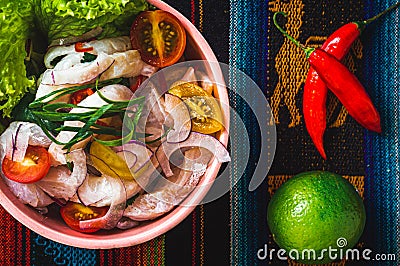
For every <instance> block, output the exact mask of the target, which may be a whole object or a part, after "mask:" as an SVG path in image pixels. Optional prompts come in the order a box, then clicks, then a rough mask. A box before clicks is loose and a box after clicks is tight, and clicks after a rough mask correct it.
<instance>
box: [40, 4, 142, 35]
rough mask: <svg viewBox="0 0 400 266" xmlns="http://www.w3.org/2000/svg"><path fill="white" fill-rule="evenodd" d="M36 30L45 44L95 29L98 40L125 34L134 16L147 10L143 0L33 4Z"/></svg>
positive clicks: (127, 32)
mask: <svg viewBox="0 0 400 266" xmlns="http://www.w3.org/2000/svg"><path fill="white" fill-rule="evenodd" d="M36 2H37V4H35V5H34V6H35V14H36V21H37V24H38V26H39V28H40V29H41V30H42V31H43V32H46V33H47V37H48V42H49V43H50V42H51V41H53V40H55V39H59V38H63V37H67V36H79V35H82V34H83V33H85V32H88V31H89V30H91V29H94V28H96V27H98V26H100V27H102V28H103V33H102V35H101V36H100V38H101V37H113V36H117V35H122V34H125V35H126V34H129V27H130V26H131V24H132V22H133V20H134V18H135V16H136V15H137V14H138V13H139V12H141V11H144V10H147V9H148V3H147V2H146V1H145V0H130V1H129V0H99V1H94V0H86V1H85V0H81V1H80V0H73V1H66V0H36Z"/></svg>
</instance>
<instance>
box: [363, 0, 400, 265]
mask: <svg viewBox="0 0 400 266" xmlns="http://www.w3.org/2000/svg"><path fill="white" fill-rule="evenodd" d="M396 2H398V1H396V0H381V1H367V5H366V8H367V10H366V16H367V17H371V16H373V15H375V14H377V13H378V12H379V11H381V10H384V9H385V8H387V7H389V6H390V5H392V4H394V3H396ZM363 38H364V43H365V49H364V52H365V54H364V62H365V64H364V65H365V69H364V84H365V85H366V87H367V89H368V90H369V92H370V94H371V97H372V99H373V100H374V102H375V104H376V105H377V108H378V110H379V112H380V115H381V120H382V130H383V134H381V135H377V134H373V133H370V132H366V133H365V164H366V177H365V197H366V199H365V204H366V206H367V208H366V209H367V228H366V232H367V235H368V237H369V239H368V243H367V244H368V245H369V246H370V247H372V249H373V251H374V253H390V254H396V255H397V262H393V261H392V262H390V261H386V262H377V261H375V262H374V265H399V264H400V257H399V256H398V254H399V243H400V242H399V240H400V239H399V224H400V223H399V222H400V221H399V210H400V209H399V196H400V191H399V189H400V185H399V184H400V163H399V158H400V151H399V139H400V130H399V126H400V111H399V106H400V86H399V83H400V72H399V70H400V54H399V51H400V42H399V40H400V10H396V11H394V12H391V13H390V14H389V15H387V16H385V17H384V18H383V19H381V20H379V21H377V22H376V23H375V24H373V25H371V26H370V27H368V29H367V30H366V31H365V32H364V36H363Z"/></svg>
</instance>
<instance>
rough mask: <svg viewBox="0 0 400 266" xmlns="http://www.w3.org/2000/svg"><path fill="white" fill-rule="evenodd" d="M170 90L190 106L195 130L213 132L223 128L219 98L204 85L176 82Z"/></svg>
mask: <svg viewBox="0 0 400 266" xmlns="http://www.w3.org/2000/svg"><path fill="white" fill-rule="evenodd" d="M168 92H169V93H171V94H173V95H175V96H178V97H179V98H181V99H182V100H183V101H184V102H185V103H186V105H187V106H188V107H189V111H190V116H191V118H192V130H193V131H196V132H200V133H203V134H212V133H215V132H218V131H220V130H221V129H222V128H223V124H222V123H223V119H222V112H221V108H220V106H219V103H218V101H217V99H215V98H214V97H213V96H212V95H211V94H209V93H208V92H206V91H205V90H203V88H202V87H200V86H197V85H195V84H193V83H190V82H175V83H174V84H172V86H171V88H170V89H169V91H168Z"/></svg>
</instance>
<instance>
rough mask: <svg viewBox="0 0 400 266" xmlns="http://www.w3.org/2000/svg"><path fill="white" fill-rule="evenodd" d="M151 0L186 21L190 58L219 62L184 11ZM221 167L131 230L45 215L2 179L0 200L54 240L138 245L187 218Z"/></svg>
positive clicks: (222, 93) (214, 165)
mask: <svg viewBox="0 0 400 266" xmlns="http://www.w3.org/2000/svg"><path fill="white" fill-rule="evenodd" d="M149 3H151V4H152V5H154V6H156V7H158V8H159V9H162V10H165V11H168V12H170V13H172V14H174V15H175V16H176V17H177V18H178V19H179V20H180V21H181V22H182V24H183V25H184V27H185V29H186V31H187V35H188V48H187V49H189V52H190V53H189V54H190V56H191V57H193V58H190V59H201V60H207V61H211V62H217V59H216V57H215V55H214V53H213V51H212V50H211V48H210V46H209V45H208V43H207V42H206V40H205V39H204V38H203V36H202V35H201V34H200V32H199V31H198V30H197V29H196V28H195V27H194V26H193V25H192V24H191V23H190V21H189V20H187V19H186V18H185V17H184V16H183V15H182V14H180V13H179V12H177V11H176V10H175V9H173V8H172V7H170V6H168V5H167V4H165V3H164V2H162V1H158V0H149ZM210 71H211V72H212V75H213V76H214V78H215V80H216V81H217V82H218V83H219V84H224V83H223V82H224V81H223V77H222V74H221V71H220V69H219V68H217V69H215V68H213V69H212V70H210ZM216 95H218V97H219V99H220V101H221V106H229V101H228V94H227V91H226V88H225V87H224V86H218V89H217V92H216ZM223 109H225V110H224V115H225V122H226V128H229V124H228V123H229V117H228V114H229V111H228V110H226V108H223ZM218 139H219V140H220V141H221V142H222V143H223V144H224V145H226V144H227V142H228V132H227V131H224V132H222V133H221V134H220V135H219V136H218ZM219 168H220V163H218V162H217V161H216V160H214V161H213V162H211V164H210V165H209V168H208V169H207V172H206V173H205V175H204V177H203V178H202V180H201V182H200V184H199V186H198V187H197V188H196V189H195V190H194V191H193V192H192V193H191V194H190V195H189V196H188V197H187V198H186V200H185V201H184V202H183V204H182V205H183V206H178V207H176V208H175V209H174V210H173V211H172V212H170V213H168V214H167V215H165V216H163V217H161V218H160V219H157V220H153V221H151V222H147V223H143V224H141V225H140V226H138V227H135V228H132V229H129V230H119V229H113V230H110V231H106V230H101V231H99V232H97V233H94V234H83V233H80V232H77V231H74V230H72V229H70V228H69V227H68V226H67V225H66V224H65V223H64V221H63V220H62V219H61V218H60V217H59V216H58V215H57V216H51V215H46V216H44V215H41V214H39V213H38V212H37V211H36V210H34V209H33V208H31V207H29V206H27V205H24V204H23V203H21V202H20V201H19V200H18V199H17V198H16V197H15V196H14V194H12V193H11V191H10V190H9V189H8V187H7V186H6V185H5V184H4V183H3V182H1V181H0V204H1V205H2V206H3V207H4V208H5V209H6V210H7V211H8V212H9V213H10V214H11V215H12V216H13V217H14V218H15V219H17V220H18V221H19V222H21V223H22V224H24V225H25V226H27V227H28V228H29V229H31V230H33V231H35V232H36V233H38V234H40V235H42V236H44V237H46V238H49V239H51V240H54V241H57V242H60V243H63V244H66V245H70V246H75V247H81V248H89V249H108V248H120V247H127V246H132V245H137V244H140V243H143V242H146V241H148V240H151V239H153V238H155V237H157V236H159V235H161V234H163V233H165V232H167V231H168V230H170V229H171V228H173V227H174V226H176V225H177V224H179V223H180V222H181V221H183V220H184V219H185V218H186V217H187V216H188V215H189V214H190V213H191V212H192V210H193V209H194V208H195V205H197V204H198V203H199V202H201V200H202V199H203V198H204V197H205V195H206V193H207V192H208V190H209V188H210V186H211V185H212V182H213V181H214V179H215V178H216V176H217V174H218V171H219Z"/></svg>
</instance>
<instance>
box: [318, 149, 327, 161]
mask: <svg viewBox="0 0 400 266" xmlns="http://www.w3.org/2000/svg"><path fill="white" fill-rule="evenodd" d="M318 151H319V154H321V156H322V158H323V159H324V160H326V154H325V151H324V149H323V148H322V150H320V149H318Z"/></svg>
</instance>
